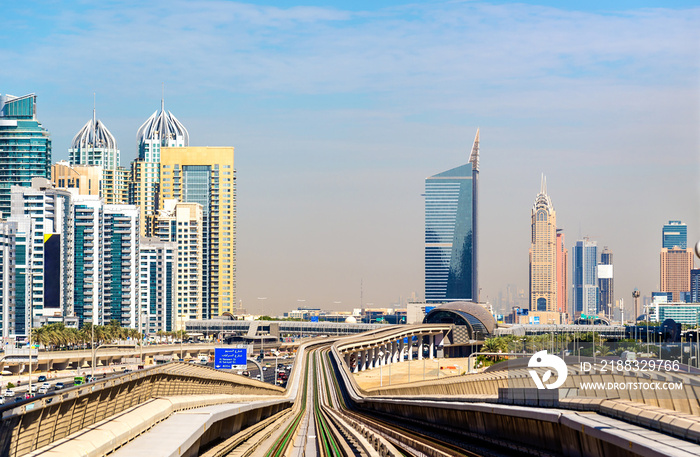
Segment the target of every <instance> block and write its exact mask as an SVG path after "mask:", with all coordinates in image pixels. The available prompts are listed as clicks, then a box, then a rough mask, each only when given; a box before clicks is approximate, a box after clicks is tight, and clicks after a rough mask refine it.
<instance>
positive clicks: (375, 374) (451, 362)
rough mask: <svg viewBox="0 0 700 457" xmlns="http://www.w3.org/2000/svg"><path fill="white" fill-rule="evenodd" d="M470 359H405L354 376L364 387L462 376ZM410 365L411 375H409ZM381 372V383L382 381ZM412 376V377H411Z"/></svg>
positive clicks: (369, 387)
mask: <svg viewBox="0 0 700 457" xmlns="http://www.w3.org/2000/svg"><path fill="white" fill-rule="evenodd" d="M467 365H468V359H467V358H463V359H433V360H430V359H423V360H412V361H411V362H408V361H404V362H399V363H393V364H391V365H385V366H383V367H382V368H381V369H380V368H372V369H371V370H365V371H362V372H357V373H354V374H353V376H354V377H355V380H356V381H357V384H358V385H359V386H360V387H361V388H363V389H371V388H373V387H380V385H383V386H389V385H398V384H406V383H408V382H418V381H423V379H424V378H425V380H426V381H429V380H431V379H438V373H439V376H440V379H442V378H445V377H447V376H460V375H463V374H464V373H465V372H466V371H467ZM409 366H410V375H409ZM380 373H381V377H382V379H381V383H380ZM409 378H410V379H409Z"/></svg>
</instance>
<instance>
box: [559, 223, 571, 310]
mask: <svg viewBox="0 0 700 457" xmlns="http://www.w3.org/2000/svg"><path fill="white" fill-rule="evenodd" d="M568 285H569V250H568V249H566V246H565V244H564V231H563V230H562V229H557V311H558V312H560V313H568V312H569V299H568V297H569V287H568Z"/></svg>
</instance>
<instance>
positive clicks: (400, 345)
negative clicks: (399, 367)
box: [399, 338, 406, 362]
mask: <svg viewBox="0 0 700 457" xmlns="http://www.w3.org/2000/svg"><path fill="white" fill-rule="evenodd" d="M405 348H406V343H404V341H403V338H401V339H400V340H399V362H403V351H404V349H405Z"/></svg>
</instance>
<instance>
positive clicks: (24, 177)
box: [0, 94, 51, 218]
mask: <svg viewBox="0 0 700 457" xmlns="http://www.w3.org/2000/svg"><path fill="white" fill-rule="evenodd" d="M37 176H39V177H43V178H50V177H51V139H50V138H49V132H48V131H47V130H46V129H44V127H43V126H42V125H41V123H39V122H38V121H37V120H36V95H34V94H31V95H25V96H23V97H11V96H0V217H2V218H7V217H9V216H10V208H11V198H10V192H11V188H12V186H23V187H29V186H30V185H31V180H32V178H34V177H37Z"/></svg>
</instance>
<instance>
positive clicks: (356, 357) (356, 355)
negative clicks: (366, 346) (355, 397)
mask: <svg viewBox="0 0 700 457" xmlns="http://www.w3.org/2000/svg"><path fill="white" fill-rule="evenodd" d="M353 354H355V368H353V369H352V372H353V373H357V370H358V369H359V366H360V358H359V354H358V353H357V352H353Z"/></svg>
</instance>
